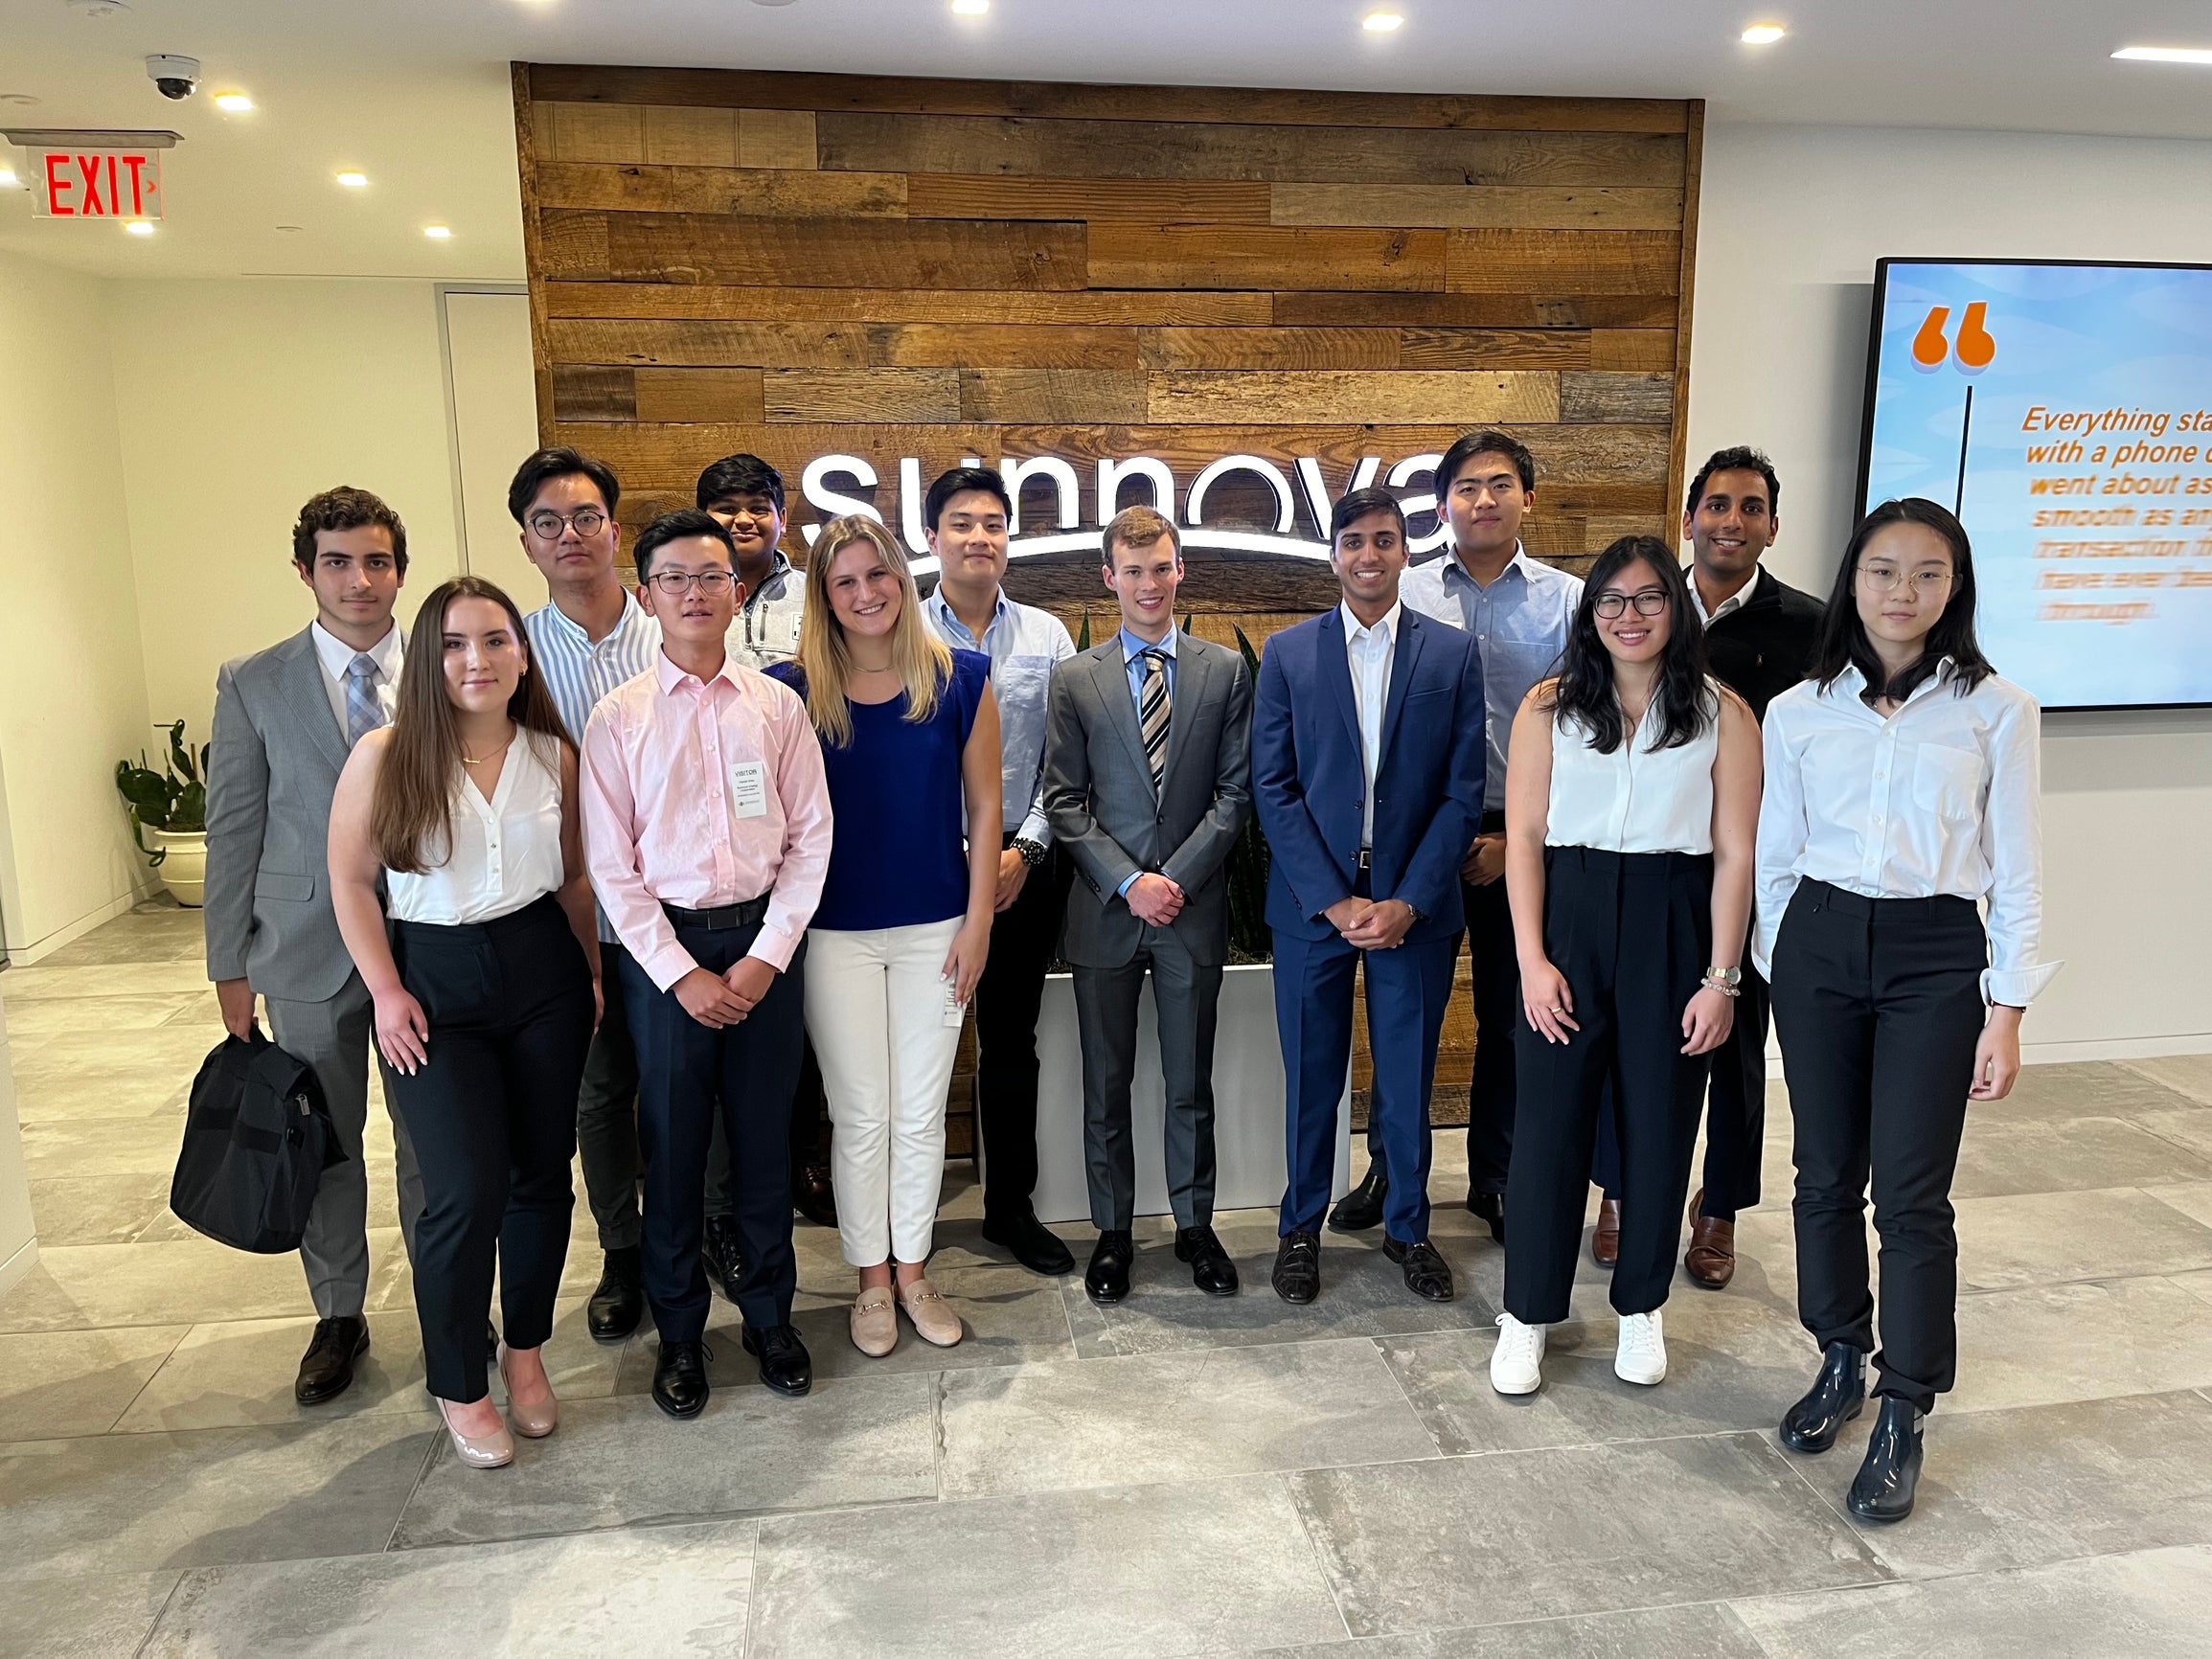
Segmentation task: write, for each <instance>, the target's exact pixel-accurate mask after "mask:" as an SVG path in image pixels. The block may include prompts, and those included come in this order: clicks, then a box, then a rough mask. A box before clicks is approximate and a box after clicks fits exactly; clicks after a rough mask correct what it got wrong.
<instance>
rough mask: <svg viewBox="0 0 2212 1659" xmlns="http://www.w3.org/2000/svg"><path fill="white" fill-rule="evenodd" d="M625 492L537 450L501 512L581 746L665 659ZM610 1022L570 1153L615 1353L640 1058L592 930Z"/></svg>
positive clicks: (639, 1284)
mask: <svg viewBox="0 0 2212 1659" xmlns="http://www.w3.org/2000/svg"><path fill="white" fill-rule="evenodd" d="M621 498H622V486H621V485H620V484H619V483H618V482H617V481H616V479H615V476H614V473H613V471H612V470H611V469H610V468H609V467H608V466H606V464H605V463H604V462H602V461H595V460H593V459H591V458H590V457H589V456H586V455H582V454H579V453H578V452H577V451H576V450H574V449H570V448H566V447H560V448H553V449H540V450H538V451H537V452H536V454H535V455H533V456H531V457H530V458H529V459H528V460H527V461H525V462H523V464H522V466H520V467H519V468H518V469H517V470H516V472H515V474H514V482H513V485H512V486H510V487H509V489H508V491H507V508H508V511H510V512H512V513H513V515H514V521H515V523H517V524H519V525H520V526H521V527H522V551H523V553H524V554H525V555H527V556H528V557H529V559H530V562H531V563H532V564H534V565H536V567H537V568H538V570H539V571H540V572H541V573H542V574H543V575H544V577H545V585H546V590H547V592H548V594H549V595H550V598H549V600H548V602H546V603H545V604H542V605H540V606H539V607H538V608H537V609H536V610H534V611H532V612H531V613H530V614H529V615H528V616H526V617H524V618H523V619H522V626H523V631H524V632H525V633H527V634H528V635H529V636H530V654H531V658H532V660H533V661H534V662H535V663H536V666H537V670H538V672H539V673H541V674H543V675H544V676H545V689H546V690H547V691H548V692H550V693H552V695H553V704H554V707H555V708H557V709H559V711H560V717H561V720H562V722H563V723H564V724H566V725H567V727H568V730H569V735H570V736H571V737H573V738H575V739H577V740H578V742H579V743H580V744H581V743H582V739H583V728H584V726H585V724H586V723H587V722H588V721H589V719H590V718H591V711H592V709H593V708H594V707H595V706H596V705H597V704H598V702H599V700H600V699H601V698H602V697H604V696H605V695H606V694H607V693H609V692H611V691H613V690H614V689H615V687H617V686H619V685H622V684H623V683H624V682H626V681H627V680H632V679H635V678H636V677H637V676H638V675H640V674H642V673H644V672H646V671H647V670H649V669H650V668H651V667H652V666H653V664H654V662H655V661H656V660H657V659H658V657H659V655H660V625H659V624H658V623H656V622H654V621H653V619H652V618H651V617H650V616H648V615H647V614H646V612H645V610H644V609H643V607H641V606H640V605H639V604H638V602H637V601H636V600H635V599H634V598H633V597H632V596H631V595H630V593H629V592H628V590H627V589H626V588H625V587H624V586H623V585H622V578H621V576H620V575H619V574H618V573H617V571H616V568H615V554H616V551H617V549H618V548H619V547H620V545H621V541H622V531H621V528H620V526H618V525H617V524H616V523H615V518H614V510H615V505H616V503H617V502H618V501H620V500H621ZM599 940H600V944H599V949H600V956H601V959H602V961H603V963H604V971H603V975H602V982H601V983H602V985H603V987H604V995H605V999H606V1012H605V1015H604V1017H603V1018H602V1019H601V1021H600V1024H599V1030H598V1032H597V1033H596V1034H594V1035H593V1037H592V1039H591V1052H590V1054H589V1055H588V1056H587V1057H585V1060H584V1066H583V1086H582V1089H581V1090H579V1092H578V1094H577V1101H576V1145H577V1150H578V1152H579V1153H580V1154H582V1159H583V1186H584V1192H585V1194H586V1196H587V1198H588V1199H589V1201H590V1204H591V1215H592V1219H593V1220H594V1221H596V1222H597V1223H598V1224H599V1247H600V1249H601V1250H603V1251H604V1252H605V1256H606V1261H605V1264H604V1268H603V1269H602V1272H601V1275H600V1281H599V1288H598V1289H596V1290H594V1291H593V1292H592V1295H591V1303H590V1306H589V1307H588V1309H587V1311H586V1320H587V1322H588V1324H589V1326H590V1329H591V1334H592V1335H593V1336H594V1337H595V1338H597V1339H598V1340H600V1341H602V1342H619V1341H621V1340H622V1339H623V1338H625V1337H627V1336H628V1335H629V1333H630V1332H631V1331H633V1330H635V1329H637V1327H638V1322H639V1321H640V1320H641V1319H642V1318H644V1316H645V1288H644V1280H643V1277H642V1264H641V1261H640V1257H639V1244H640V1240H641V1239H642V1222H641V1219H640V1216H639V1214H638V1205H637V1181H638V1155H637V1117H636V1110H635V1104H634V1102H635V1100H636V1097H637V1054H636V1051H635V1049H634V1048H633V1047H632V1046H631V1043H630V1034H629V1022H628V1020H627V1019H626V1018H625V1017H624V1011H623V1000H622V988H623V983H624V982H623V976H622V975H621V974H620V973H619V972H618V971H617V970H616V965H617V961H618V959H619V958H620V957H621V955H622V949H623V947H622V942H621V941H620V940H619V939H617V938H616V937H615V932H614V929H613V928H612V927H611V926H609V925H608V923H607V920H606V916H605V913H604V912H602V913H601V914H600V918H599Z"/></svg>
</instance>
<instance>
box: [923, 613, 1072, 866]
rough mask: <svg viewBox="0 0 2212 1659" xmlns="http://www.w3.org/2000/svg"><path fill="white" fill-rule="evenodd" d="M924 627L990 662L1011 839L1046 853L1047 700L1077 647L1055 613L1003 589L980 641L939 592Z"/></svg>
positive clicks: (1049, 834)
mask: <svg viewBox="0 0 2212 1659" xmlns="http://www.w3.org/2000/svg"><path fill="white" fill-rule="evenodd" d="M922 620H923V621H924V622H925V623H927V624H928V625H930V627H931V628H933V629H934V630H935V631H936V633H937V637H938V638H939V639H941V640H943V641H944V642H945V643H946V645H948V646H950V647H952V648H954V649H955V650H963V651H981V652H983V653H984V654H985V655H986V656H988V657H990V658H991V689H992V692H993V693H996V694H997V697H998V757H999V770H1000V780H1001V784H1002V786H1003V788H1004V790H1005V795H1004V798H1003V800H1002V802H1001V805H1002V807H1003V808H1004V812H1005V817H1006V831H1007V833H1009V834H1014V833H1018V834H1020V835H1021V837H1022V838H1023V839H1024V840H1028V841H1035V842H1037V843H1038V845H1040V846H1046V847H1049V846H1050V845H1052V826H1051V825H1050V824H1049V823H1047V822H1046V820H1045V816H1044V705H1045V692H1046V688H1047V687H1048V686H1050V684H1051V683H1052V670H1054V668H1056V667H1057V666H1058V665H1060V663H1063V662H1065V661H1066V660H1067V659H1068V658H1069V657H1072V656H1074V655H1075V641H1073V640H1071V639H1069V638H1068V637H1067V627H1066V625H1064V624H1062V623H1061V622H1060V618H1058V617H1056V616H1054V615H1053V614H1052V612H1050V611H1047V610H1039V609H1038V608H1037V606H1035V605H1030V604H1016V603H1015V602H1014V601H1013V600H1010V599H1008V598H1007V597H1006V592H1005V590H1004V589H1003V588H1002V589H1000V590H999V595H998V603H997V605H996V606H995V607H994V608H993V609H992V615H991V621H990V623H989V624H987V625H985V627H984V630H983V637H982V638H981V639H980V640H979V639H977V638H976V637H975V636H974V635H973V634H971V633H969V631H968V625H967V624H966V623H963V622H962V621H961V620H960V619H959V618H958V617H957V616H955V615H953V613H952V607H951V606H950V605H949V604H947V603H946V602H945V592H944V589H942V588H940V589H938V590H937V591H936V592H934V593H932V594H931V595H930V596H929V597H928V598H927V599H925V600H924V601H923V602H922Z"/></svg>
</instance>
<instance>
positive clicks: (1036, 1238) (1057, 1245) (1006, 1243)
mask: <svg viewBox="0 0 2212 1659" xmlns="http://www.w3.org/2000/svg"><path fill="white" fill-rule="evenodd" d="M983 1236H984V1238H985V1239H988V1240H990V1241H991V1242H992V1243H993V1244H996V1245H997V1246H998V1247H999V1248H1000V1249H1002V1250H1004V1251H1006V1252H1007V1254H1008V1255H1010V1256H1012V1257H1013V1258H1014V1259H1015V1261H1018V1262H1020V1263H1021V1264H1022V1265H1023V1266H1024V1267H1026V1268H1028V1269H1029V1270H1030V1271H1031V1272H1032V1273H1045V1274H1050V1275H1052V1276H1054V1277H1056V1278H1057V1277H1058V1276H1059V1275H1060V1274H1062V1273H1073V1272H1074V1271H1075V1252H1074V1251H1072V1250H1070V1249H1069V1248H1068V1247H1067V1246H1066V1245H1065V1244H1064V1243H1062V1242H1061V1241H1060V1236H1059V1235H1058V1234H1056V1233H1054V1232H1053V1231H1051V1230H1050V1229H1049V1228H1047V1227H1046V1226H1045V1224H1044V1223H1043V1222H1041V1221H1039V1220H1038V1218H1037V1217H1036V1216H1033V1215H1031V1214H1029V1213H1027V1212H1026V1211H1025V1212H1024V1213H1023V1214H1021V1215H1019V1216H986V1217H985V1218H984V1222H983ZM1123 1237H1124V1238H1127V1237H1128V1235H1127V1234H1124V1235H1123Z"/></svg>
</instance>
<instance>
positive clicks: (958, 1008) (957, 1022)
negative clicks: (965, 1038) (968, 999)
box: [945, 979, 968, 1031]
mask: <svg viewBox="0 0 2212 1659" xmlns="http://www.w3.org/2000/svg"><path fill="white" fill-rule="evenodd" d="M967 1019H968V1005H967V1004H966V1003H964V1002H962V1001H961V1000H960V986H959V983H958V982H957V981H955V980H951V979H947V980H946V982H945V1024H946V1029H947V1030H950V1031H958V1030H959V1029H960V1027H961V1026H962V1025H963V1024H964V1023H965V1022H966V1021H967Z"/></svg>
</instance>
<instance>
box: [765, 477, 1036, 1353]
mask: <svg viewBox="0 0 2212 1659" xmlns="http://www.w3.org/2000/svg"><path fill="white" fill-rule="evenodd" d="M990 670H991V661H990V659H989V658H988V657H986V656H984V655H982V654H981V653H980V652H977V651H963V650H953V649H950V648H947V647H946V645H945V644H944V643H943V642H941V641H940V640H939V639H938V638H937V636H936V635H935V634H933V633H931V632H930V631H929V630H928V629H927V628H926V627H925V626H924V625H923V622H922V602H921V600H920V598H919V597H918V596H917V594H916V592H915V588H914V578H913V575H912V573H911V572H910V571H909V570H908V569H907V565H906V555H905V552H904V550H903V549H901V547H900V545H899V541H898V538H897V537H896V536H894V535H892V534H891V533H890V532H889V531H887V530H885V529H884V528H883V526H882V525H880V524H878V523H877V522H876V521H875V520H874V519H872V518H865V517H861V516H859V515H857V514H854V515H850V516H847V517H844V518H839V519H834V520H832V522H831V523H830V524H828V525H826V526H824V527H823V531H822V534H821V536H820V538H819V539H818V540H817V541H816V542H815V543H814V552H813V556H812V557H810V559H809V560H808V562H807V608H806V611H805V613H804V618H803V620H802V622H801V624H800V627H799V654H798V657H797V658H796V659H795V660H794V661H792V662H787V663H777V664H776V665H774V666H773V667H772V668H770V669H769V670H768V672H769V674H770V675H771V676H773V677H774V678H776V679H780V680H782V681H783V682H784V683H785V684H786V685H787V686H789V687H791V689H792V690H794V691H796V692H797V693H799V694H800V695H801V696H803V697H804V698H805V699H806V702H807V713H808V715H809V716H810V718H811V719H812V721H813V725H814V730H815V732H816V733H817V734H818V735H819V736H820V738H821V739H822V761H823V766H824V769H825V770H826V771H827V773H828V775H829V781H830V804H831V807H832V824H833V830H832V841H831V846H830V869H829V875H828V876H827V878H826V879H825V880H824V882H823V884H822V902H821V903H820V905H818V906H817V907H816V908H815V911H814V914H813V920H812V921H811V923H810V927H809V931H808V934H807V952H808V962H807V1030H808V1032H809V1033H810V1034H811V1035H812V1037H813V1039H814V1052H815V1054H816V1055H818V1056H819V1057H821V1062H822V1086H823V1089H824V1091H825V1092H826V1093H827V1094H828V1096H829V1100H830V1119H831V1122H832V1124H834V1125H835V1126H836V1133H835V1134H834V1136H832V1139H831V1143H830V1150H831V1156H832V1164H831V1178H832V1181H833V1182H834V1183H835V1185H836V1190H837V1231H838V1233H839V1235H840V1242H841V1243H842V1245H843V1249H844V1254H845V1260H846V1261H849V1262H851V1263H852V1264H853V1265H854V1266H855V1267H856V1268H858V1269H859V1270H860V1293H859V1296H858V1298H857V1299H856V1300H855V1303H854V1305H853V1313H852V1331H853V1344H854V1346H855V1348H857V1349H859V1350H860V1352H863V1353H866V1354H869V1355H871V1356H872V1357H877V1358H880V1357H881V1356H882V1355H884V1354H886V1353H889V1352H891V1350H892V1349H893V1348H894V1347H895V1346H896V1345H897V1343H898V1341H899V1314H900V1313H901V1312H904V1314H905V1315H906V1318H907V1320H908V1322H909V1323H910V1324H912V1326H913V1327H914V1329H915V1333H916V1334H917V1335H919V1336H920V1337H921V1338H922V1339H923V1340H924V1342H929V1343H934V1344H935V1345H937V1346H938V1347H940V1348H948V1347H950V1346H951V1345H952V1344H954V1343H956V1342H958V1341H959V1340H960V1336H961V1325H960V1317H959V1315H958V1314H956V1313H954V1312H953V1311H952V1309H951V1308H950V1307H947V1306H946V1301H945V1298H944V1297H942V1296H940V1295H939V1294H938V1293H937V1290H936V1288H935V1287H934V1286H933V1285H932V1284H930V1283H929V1280H928V1278H927V1277H926V1274H925V1272H924V1269H925V1267H926V1265H927V1263H928V1261H929V1251H930V1243H931V1239H932V1234H933V1230H934V1228H935V1225H936V1221H937V1201H938V1193H939V1190H940V1189H941V1187H942V1186H943V1184H944V1179H945V1091H946V1087H947V1086H948V1085H949V1083H950V1082H951V1079H952V1061H953V1054H954V1051H955V1050H956V1049H957V1048H958V1047H959V1045H960V1027H961V1023H962V1015H963V1010H964V1009H965V1008H966V1006H967V1003H968V1000H969V996H971V995H972V994H973V992H974V990H975V982H976V981H977V980H978V979H980V978H982V977H983V965H984V961H985V959H986V957H987V955H988V953H989V951H990V949H991V919H992V904H993V902H994V901H995V899H996V898H997V892H998V887H997V882H998V851H999V849H998V838H997V834H996V831H995V826H996V825H997V824H998V821H999V799H998V797H999V789H1000V782H999V766H998V704H997V702H996V701H995V700H994V699H993V697H992V692H991V680H990ZM967 825H976V826H980V827H982V828H983V830H984V831H985V832H984V833H979V834H976V835H974V836H973V837H966V835H965V826H967Z"/></svg>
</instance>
